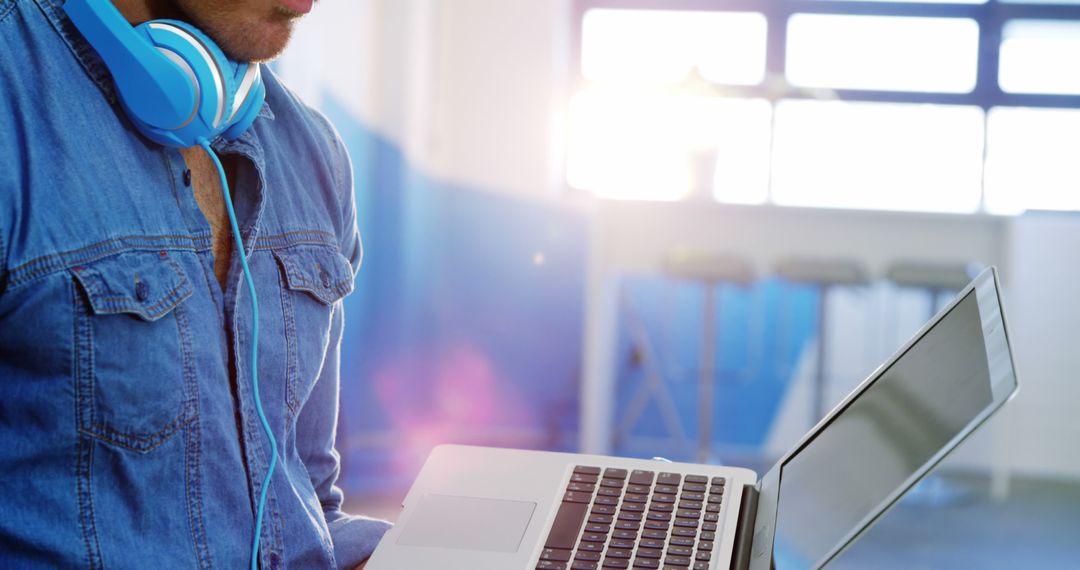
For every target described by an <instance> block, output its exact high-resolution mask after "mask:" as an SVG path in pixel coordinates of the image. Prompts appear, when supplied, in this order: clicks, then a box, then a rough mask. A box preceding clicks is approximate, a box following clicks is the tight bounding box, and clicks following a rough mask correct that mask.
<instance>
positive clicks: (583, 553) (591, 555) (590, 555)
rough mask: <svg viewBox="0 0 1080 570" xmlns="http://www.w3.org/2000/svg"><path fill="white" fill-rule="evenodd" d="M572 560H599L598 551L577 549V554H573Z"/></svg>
mask: <svg viewBox="0 0 1080 570" xmlns="http://www.w3.org/2000/svg"><path fill="white" fill-rule="evenodd" d="M574 560H581V561H582V562H600V553H599V552H590V551H588V550H579V551H577V554H574Z"/></svg>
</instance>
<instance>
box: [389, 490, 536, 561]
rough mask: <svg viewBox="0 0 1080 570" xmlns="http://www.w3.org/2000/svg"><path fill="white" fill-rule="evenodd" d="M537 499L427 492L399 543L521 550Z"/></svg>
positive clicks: (486, 550) (403, 531)
mask: <svg viewBox="0 0 1080 570" xmlns="http://www.w3.org/2000/svg"><path fill="white" fill-rule="evenodd" d="M535 510H536V503H530V502H524V501H506V500H501V499H482V498H477V497H456V496H452V495H424V496H423V497H421V498H420V502H419V503H418V504H417V506H416V511H415V512H414V513H413V516H412V517H410V519H409V521H408V522H406V523H405V528H404V529H403V530H402V532H401V535H400V536H399V537H398V540H397V544H399V545H402V546H420V547H429V548H453V549H456V550H480V551H485V552H517V550H518V548H519V547H520V546H521V539H522V537H523V536H524V535H525V530H526V529H527V528H528V527H529V521H530V520H531V519H532V516H533V512H534V511H535Z"/></svg>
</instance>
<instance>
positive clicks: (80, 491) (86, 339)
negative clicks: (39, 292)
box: [70, 284, 104, 570]
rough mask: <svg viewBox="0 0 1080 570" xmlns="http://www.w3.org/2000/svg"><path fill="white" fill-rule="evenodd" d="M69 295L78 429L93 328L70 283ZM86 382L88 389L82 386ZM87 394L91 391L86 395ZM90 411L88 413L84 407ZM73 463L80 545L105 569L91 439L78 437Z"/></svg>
mask: <svg viewBox="0 0 1080 570" xmlns="http://www.w3.org/2000/svg"><path fill="white" fill-rule="evenodd" d="M70 291H71V294H72V308H73V312H72V323H73V327H74V337H73V340H72V347H73V348H72V349H73V356H74V366H75V370H74V378H73V380H74V382H75V418H76V420H75V423H76V426H77V430H78V429H79V428H81V425H82V422H83V421H85V420H86V417H85V416H86V415H87V413H89V414H91V415H92V414H93V399H92V392H93V380H94V377H93V373H92V370H93V366H94V363H93V358H94V351H93V334H94V333H93V327H91V326H90V321H89V318H90V317H89V315H88V314H87V312H88V311H87V310H85V309H84V308H83V303H82V301H81V299H80V297H79V291H78V289H77V288H76V287H75V286H74V284H70ZM84 379H86V380H87V382H88V383H89V386H84V385H83V380H84ZM86 392H90V393H91V394H90V395H88V394H87V393H86ZM87 407H88V408H89V411H88V410H86V409H85V408H87ZM75 449H76V461H75V488H76V489H75V490H76V497H77V501H78V510H79V526H80V527H81V529H82V535H83V544H84V546H85V548H86V561H87V565H88V566H89V567H90V568H91V569H94V570H97V569H99V568H102V567H104V563H103V561H102V560H101V544H100V542H99V541H98V536H97V528H96V526H95V524H94V499H93V490H92V487H91V485H92V484H93V480H92V479H91V476H92V474H93V458H94V448H93V440H91V439H89V438H84V437H81V436H80V437H78V440H77V443H76V447H75Z"/></svg>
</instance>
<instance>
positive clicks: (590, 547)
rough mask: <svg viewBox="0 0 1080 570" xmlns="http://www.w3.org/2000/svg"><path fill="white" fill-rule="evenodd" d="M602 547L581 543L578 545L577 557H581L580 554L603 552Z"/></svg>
mask: <svg viewBox="0 0 1080 570" xmlns="http://www.w3.org/2000/svg"><path fill="white" fill-rule="evenodd" d="M603 551H604V545H603V544H600V543H597V542H582V543H581V544H579V545H578V556H581V553H582V552H603Z"/></svg>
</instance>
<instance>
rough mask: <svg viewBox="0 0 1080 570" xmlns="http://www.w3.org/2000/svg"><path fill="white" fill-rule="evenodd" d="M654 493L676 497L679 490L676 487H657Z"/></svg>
mask: <svg viewBox="0 0 1080 570" xmlns="http://www.w3.org/2000/svg"><path fill="white" fill-rule="evenodd" d="M653 492H654V493H660V494H662V495H674V494H675V493H678V492H679V488H678V487H676V486H674V485H657V486H656V487H654V488H653Z"/></svg>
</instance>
